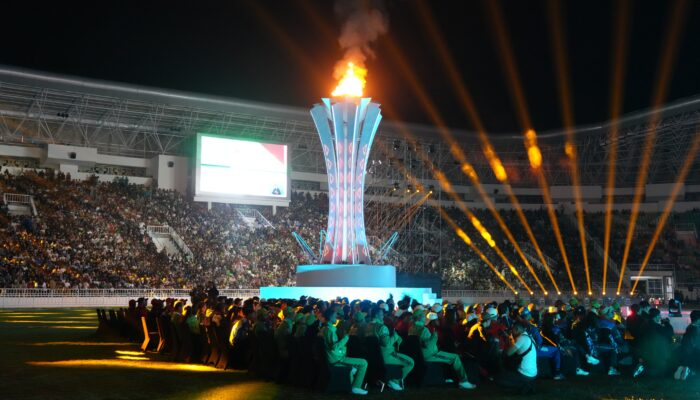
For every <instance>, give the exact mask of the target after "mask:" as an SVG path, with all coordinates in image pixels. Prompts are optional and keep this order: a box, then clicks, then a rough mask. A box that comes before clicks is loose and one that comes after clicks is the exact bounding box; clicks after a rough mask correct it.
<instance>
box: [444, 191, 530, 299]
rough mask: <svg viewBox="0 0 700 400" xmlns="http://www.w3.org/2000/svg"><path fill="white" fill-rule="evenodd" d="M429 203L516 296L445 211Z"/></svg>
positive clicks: (512, 289)
mask: <svg viewBox="0 0 700 400" xmlns="http://www.w3.org/2000/svg"><path fill="white" fill-rule="evenodd" d="M431 202H435V203H436V205H434V207H435V208H436V209H437V210H438V211H439V212H440V214H441V215H442V217H443V219H444V220H445V221H447V223H448V224H449V225H450V226H451V227H452V229H453V230H454V231H455V233H456V234H457V236H458V237H459V238H460V239H462V241H463V242H464V243H465V244H466V245H467V246H469V248H471V249H472V251H474V252H475V253H476V255H477V256H479V258H480V259H481V261H483V262H484V263H485V264H486V265H487V266H488V267H489V268H490V269H491V271H493V273H494V274H496V276H498V278H499V279H500V280H501V281H502V282H503V283H504V284H505V285H506V286H507V287H508V289H510V290H511V291H512V292H513V293H514V294H516V295H517V294H518V291H517V290H515V288H514V287H513V285H511V284H510V282H508V280H507V279H506V277H505V276H503V274H502V273H501V272H500V271H498V269H497V268H496V267H495V266H494V265H493V263H492V262H491V261H490V260H489V259H488V257H486V255H485V254H484V253H483V252H482V251H481V250H479V248H478V247H476V246H475V245H474V242H473V241H472V239H471V238H470V237H469V235H467V233H466V232H464V231H463V230H462V229H461V228H460V227H459V226H458V225H457V223H456V222H455V221H454V220H453V219H452V218H451V217H450V216H449V215H448V214H447V212H445V210H443V209H442V207H441V206H440V205H439V204H437V201H434V200H431Z"/></svg>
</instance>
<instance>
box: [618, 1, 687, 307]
mask: <svg viewBox="0 0 700 400" xmlns="http://www.w3.org/2000/svg"><path fill="white" fill-rule="evenodd" d="M687 7H688V2H687V1H686V0H678V1H675V2H674V3H673V10H672V11H671V13H669V15H668V19H667V23H666V25H667V26H668V31H667V32H666V40H664V42H663V47H662V49H661V51H662V55H661V65H660V66H659V72H658V79H657V81H656V82H657V83H656V87H655V89H654V96H653V109H654V112H653V113H652V115H651V118H650V126H651V129H650V130H649V132H648V133H647V136H646V138H645V140H644V150H643V154H642V160H641V163H640V166H639V172H638V174H637V181H636V184H635V189H634V198H633V203H632V212H631V213H630V223H629V226H628V227H627V237H626V239H625V250H624V253H623V255H622V266H621V267H620V280H619V281H618V283H617V292H618V293H619V292H620V288H621V287H622V281H623V280H624V273H625V267H626V266H627V260H628V258H629V253H630V248H631V247H632V238H633V236H634V229H635V227H636V224H637V217H638V215H639V207H640V206H641V202H642V196H643V195H644V188H645V186H646V181H647V174H648V172H649V164H650V163H651V155H652V153H653V149H654V143H655V142H656V126H657V124H658V122H659V119H660V118H661V112H660V110H659V108H660V107H661V104H662V103H663V101H664V100H665V99H666V92H667V91H668V86H669V83H670V81H671V72H672V69H673V64H674V62H675V59H676V53H677V50H678V42H679V38H680V34H681V30H682V29H683V26H684V25H685V20H686V18H685V17H686V15H687V13H686V9H687Z"/></svg>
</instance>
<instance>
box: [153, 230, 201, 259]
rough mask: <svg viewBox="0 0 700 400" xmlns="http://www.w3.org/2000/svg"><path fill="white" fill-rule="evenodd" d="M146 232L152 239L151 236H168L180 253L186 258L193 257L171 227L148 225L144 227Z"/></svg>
mask: <svg viewBox="0 0 700 400" xmlns="http://www.w3.org/2000/svg"><path fill="white" fill-rule="evenodd" d="M146 232H148V234H149V236H151V237H152V238H153V235H166V236H169V237H170V239H171V240H172V241H173V243H175V246H177V248H178V249H180V251H181V252H183V253H185V255H186V256H188V257H194V254H193V253H192V250H190V248H189V247H188V246H187V244H186V243H185V241H184V240H183V239H182V237H181V236H180V235H179V234H178V233H177V231H176V230H175V229H173V227H171V226H169V225H148V226H147V227H146ZM154 239H155V238H154Z"/></svg>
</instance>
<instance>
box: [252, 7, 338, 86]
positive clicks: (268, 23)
mask: <svg viewBox="0 0 700 400" xmlns="http://www.w3.org/2000/svg"><path fill="white" fill-rule="evenodd" d="M245 4H246V5H247V6H248V7H250V9H251V10H252V11H253V13H254V14H255V16H256V17H257V18H258V20H259V21H260V22H262V24H263V25H264V26H265V28H267V29H268V30H269V31H270V32H271V33H272V34H273V35H274V37H275V38H276V39H277V40H278V42H279V43H280V44H281V45H282V47H283V48H284V49H285V50H286V51H287V52H288V53H289V54H290V55H292V57H294V59H295V60H296V61H297V62H298V63H299V64H300V65H301V66H302V67H303V68H304V69H305V70H306V72H307V74H308V75H309V77H310V78H311V79H312V80H313V81H315V82H317V83H318V84H319V85H320V86H319V87H322V85H321V82H320V81H319V77H321V76H325V75H326V74H324V73H323V71H321V70H320V69H319V67H318V64H317V63H315V62H313V61H312V59H311V58H309V57H308V56H307V54H306V52H305V51H304V49H303V48H302V47H300V46H299V45H297V44H296V43H295V42H294V41H293V40H292V39H291V38H290V36H289V35H288V34H287V33H286V32H285V31H284V30H283V29H282V28H280V25H279V23H278V22H277V21H276V20H275V19H274V18H273V17H272V16H271V15H270V14H269V13H268V12H267V11H266V10H265V9H264V8H263V7H262V6H261V5H260V3H258V2H257V1H247V2H245Z"/></svg>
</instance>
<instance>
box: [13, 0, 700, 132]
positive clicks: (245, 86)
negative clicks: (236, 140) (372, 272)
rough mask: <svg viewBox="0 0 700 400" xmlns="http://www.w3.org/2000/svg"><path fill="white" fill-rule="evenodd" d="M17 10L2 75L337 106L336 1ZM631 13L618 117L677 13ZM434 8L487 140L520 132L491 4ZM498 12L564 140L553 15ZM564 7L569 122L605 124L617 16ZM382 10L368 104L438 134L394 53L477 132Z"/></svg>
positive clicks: (540, 103) (696, 9)
mask: <svg viewBox="0 0 700 400" xmlns="http://www.w3.org/2000/svg"><path fill="white" fill-rule="evenodd" d="M674 1H675V0H674ZM12 3H14V4H13V5H12V7H8V6H5V7H4V11H3V14H4V15H3V18H2V25H0V26H1V29H2V32H3V35H2V37H3V41H2V47H0V48H1V49H2V51H0V63H3V64H7V65H11V66H18V67H26V68H31V69H37V70H44V71H50V72H55V73H61V74H70V75H77V76H84V77H90V78H97V79H104V80H111V81H118V82H126V83H132V84H141V85H147V86H155V87H163V88H171V89H178V90H185V91H193V92H200V93H204V94H213V95H222V96H229V97H236V98H242V99H250V100H257V101H262V102H270V103H279V104H286V105H294V106H302V107H308V106H310V105H311V104H313V103H315V102H317V101H318V98H319V97H322V96H327V95H328V94H329V92H330V90H331V88H332V87H333V86H334V84H335V82H334V80H333V78H332V76H331V74H332V70H333V66H334V63H335V62H336V61H338V60H339V59H340V58H341V56H342V52H341V50H340V48H339V46H338V40H337V36H338V32H339V31H340V27H341V25H342V21H339V20H338V18H337V17H336V15H335V13H334V4H333V1H321V0H313V1H312V0H309V1H307V4H308V5H307V6H304V5H303V4H301V0H293V1H268V0H265V1H256V2H252V1H249V2H239V1H225V2H216V3H213V2H212V3H206V2H186V3H185V2H151V1H140V2H121V1H113V2H102V1H98V2H91V3H86V4H80V3H72V2H46V3H42V4H41V5H37V4H38V3H37V4H33V2H12ZM17 3H20V4H17ZM195 3H197V4H195ZM632 3H633V4H632V7H631V18H630V24H631V26H630V31H629V46H628V49H629V54H628V63H627V68H626V71H625V73H624V76H625V82H624V85H625V96H624V105H623V110H624V112H631V111H635V110H640V109H645V108H648V107H649V106H650V105H651V97H652V92H653V88H654V84H655V82H656V74H657V69H658V64H659V59H660V54H661V45H662V42H663V38H664V33H665V32H666V30H667V17H668V14H669V13H670V9H671V5H672V3H673V2H672V1H661V0H658V1H636V2H632ZM428 4H429V6H430V9H431V10H432V13H433V15H434V17H435V20H436V22H437V24H438V26H439V28H440V30H441V33H442V35H443V37H444V38H445V40H446V44H447V47H448V48H449V49H450V52H451V53H452V55H453V57H454V59H455V60H456V62H457V65H458V68H459V70H460V73H461V74H462V77H463V79H464V81H465V83H466V85H467V87H468V88H469V90H470V91H471V93H472V95H473V97H474V99H475V102H476V105H477V107H478V109H479V112H480V113H481V115H482V117H483V119H484V122H485V125H486V128H487V129H488V130H489V132H491V133H499V132H513V131H516V130H519V129H520V126H519V124H518V121H517V119H516V113H515V109H514V107H513V102H512V101H511V97H510V94H509V93H510V91H509V90H508V84H507V80H506V78H505V74H504V70H503V68H502V66H501V62H500V59H499V57H498V50H497V49H498V47H497V45H496V42H495V40H494V34H493V29H492V25H491V24H490V22H489V19H488V17H487V13H486V7H485V6H484V2H482V1H433V2H429V3H428ZM500 4H501V7H502V10H503V13H504V16H505V24H506V27H507V29H508V31H509V33H510V38H511V43H512V46H513V49H514V52H515V57H516V61H517V66H518V69H519V72H520V77H521V80H522V81H523V84H524V90H525V95H526V97H527V102H528V106H529V109H530V113H531V115H532V120H533V123H534V126H535V128H536V129H538V130H540V131H546V130H550V129H557V128H559V127H561V126H562V121H561V113H560V107H559V100H558V94H557V88H556V74H555V64H554V58H553V53H552V50H551V49H552V48H551V35H552V33H551V30H550V28H549V20H548V15H547V3H546V2H543V1H524V0H508V1H502V2H501V3H500ZM564 5H565V14H564V16H565V17H564V19H563V20H562V22H563V23H564V25H565V27H566V31H565V32H566V38H565V40H566V41H565V43H566V47H567V51H568V62H569V65H570V82H571V87H572V92H573V102H574V106H575V109H574V118H575V122H576V124H590V123H597V122H601V121H606V120H608V119H609V115H610V111H609V110H610V106H609V104H610V86H611V81H610V75H611V64H612V61H611V60H612V58H611V54H612V43H613V36H614V30H613V28H614V26H613V24H614V20H615V19H614V15H613V14H614V7H615V3H614V2H611V1H591V0H581V1H567V2H565V4H564ZM309 9H313V10H315V11H314V12H313V13H309ZM381 9H382V11H383V12H384V13H385V16H386V18H387V19H388V21H389V31H388V33H387V35H385V36H384V37H382V38H380V39H378V40H377V42H376V43H375V44H374V46H373V48H374V51H375V52H376V55H377V57H376V58H375V59H373V60H370V61H369V62H368V69H369V75H368V91H367V94H368V95H369V96H372V97H374V98H375V99H377V101H379V102H381V103H382V104H384V105H387V106H388V107H391V108H392V109H394V110H396V111H397V112H398V114H399V116H400V117H401V118H402V119H404V120H406V121H411V122H418V123H425V124H431V118H430V117H429V115H428V114H427V113H426V112H425V111H424V108H423V106H422V105H421V103H420V102H419V101H418V100H417V99H416V97H415V96H414V93H413V92H412V91H411V89H410V86H409V85H408V84H407V81H406V76H405V75H404V74H403V73H402V70H401V68H400V67H399V64H398V63H397V60H396V59H395V58H394V57H393V56H392V54H391V52H390V51H388V49H389V46H390V44H389V43H395V44H396V46H398V48H399V49H400V52H401V54H402V55H403V56H404V57H405V58H406V60H407V61H408V62H409V63H411V65H412V67H413V70H414V71H415V73H416V74H417V76H418V78H419V79H420V81H421V82H422V84H423V85H424V86H425V89H426V91H427V93H428V94H429V95H430V97H431V99H432V100H433V101H434V102H435V103H436V105H437V106H438V107H439V109H440V111H441V113H442V116H443V117H444V118H445V120H446V121H447V123H448V124H449V125H450V126H452V127H455V128H462V129H469V128H470V124H469V122H468V120H467V119H466V118H465V114H464V112H463V110H462V108H461V106H460V103H459V102H458V101H457V97H456V96H455V94H454V93H455V92H454V90H453V87H452V84H451V82H450V80H449V79H448V78H447V77H446V75H445V69H444V68H443V64H442V62H441V59H440V57H439V55H438V53H437V51H436V50H435V45H434V44H433V42H432V39H431V38H430V36H429V35H428V34H427V33H426V29H425V25H424V18H423V16H422V15H421V13H420V12H419V10H418V8H417V7H416V4H415V2H414V1H408V0H394V1H391V0H389V1H385V2H384V3H383V5H381ZM686 14H687V20H686V24H685V28H684V30H683V31H682V34H681V41H680V47H679V50H678V56H677V60H676V62H675V65H674V69H673V76H672V81H671V87H670V90H669V92H668V97H667V101H673V100H677V99H681V98H684V97H689V96H694V95H698V94H700V77H699V76H698V72H699V71H700V40H699V38H700V24H697V23H696V22H698V21H700V4H694V3H693V2H691V3H690V5H689V7H688V12H687V13H686ZM674 23H677V24H679V23H681V21H674Z"/></svg>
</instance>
